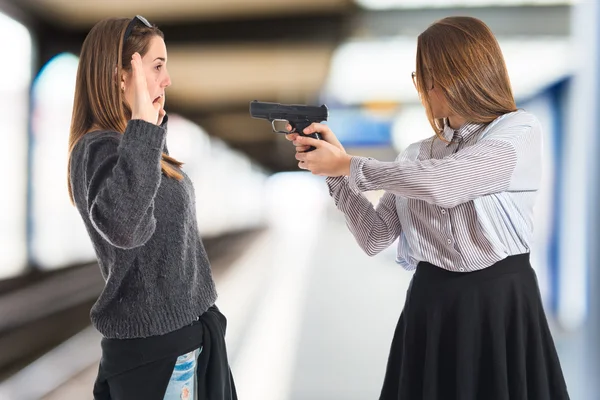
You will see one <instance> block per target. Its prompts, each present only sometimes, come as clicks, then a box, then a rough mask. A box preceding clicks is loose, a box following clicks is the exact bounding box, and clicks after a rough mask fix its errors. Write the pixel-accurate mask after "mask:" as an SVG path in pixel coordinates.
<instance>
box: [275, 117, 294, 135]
mask: <svg viewBox="0 0 600 400" xmlns="http://www.w3.org/2000/svg"><path fill="white" fill-rule="evenodd" d="M275 122H285V123H286V124H289V121H288V120H286V119H274V120H273V121H271V127H272V128H273V132H275V133H285V134H288V133H291V132H288V131H280V130H279V129H277V128H276V127H275ZM292 132H293V130H292Z"/></svg>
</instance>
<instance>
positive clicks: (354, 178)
mask: <svg viewBox="0 0 600 400" xmlns="http://www.w3.org/2000/svg"><path fill="white" fill-rule="evenodd" d="M368 160H370V158H368V157H356V156H352V158H351V159H350V176H349V177H348V184H349V185H350V189H352V191H353V192H356V193H360V192H362V190H361V189H360V187H361V186H362V185H361V184H362V183H363V180H364V175H363V172H362V169H363V166H364V165H365V163H366V162H367V161H368Z"/></svg>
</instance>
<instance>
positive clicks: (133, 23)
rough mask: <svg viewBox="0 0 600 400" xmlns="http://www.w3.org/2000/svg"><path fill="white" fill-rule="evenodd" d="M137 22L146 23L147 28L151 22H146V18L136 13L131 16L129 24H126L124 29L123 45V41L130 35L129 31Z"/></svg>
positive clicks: (150, 25) (150, 26)
mask: <svg viewBox="0 0 600 400" xmlns="http://www.w3.org/2000/svg"><path fill="white" fill-rule="evenodd" d="M138 22H141V23H142V24H144V25H146V26H147V27H148V28H152V24H151V23H150V22H148V20H147V19H146V18H144V17H142V16H141V15H136V16H135V17H133V18H132V19H131V21H130V22H129V25H127V28H126V29H125V34H124V35H123V45H125V42H126V41H127V39H128V38H129V36H130V35H131V31H132V30H133V27H134V26H135V24H136V23H138Z"/></svg>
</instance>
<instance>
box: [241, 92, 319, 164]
mask: <svg viewBox="0 0 600 400" xmlns="http://www.w3.org/2000/svg"><path fill="white" fill-rule="evenodd" d="M250 116H251V117H252V118H260V119H268V120H269V121H271V126H272V127H273V132H275V133H286V134H287V133H298V134H299V135H300V136H308V137H312V138H315V139H319V140H321V139H322V138H321V134H319V133H318V132H317V133H311V134H310V135H305V134H304V133H302V131H304V128H306V127H307V126H309V125H310V124H312V123H313V122H322V121H327V117H328V116H329V110H328V109H327V106H326V105H325V104H323V105H321V106H320V107H317V106H306V105H299V104H279V103H266V102H262V101H258V100H254V101H251V102H250ZM276 122H286V123H289V124H290V125H291V126H292V130H291V131H287V130H285V129H283V130H282V129H277V128H276V127H275V123H276ZM314 149H315V147H314V146H310V149H308V150H306V151H307V152H308V151H313V150H314Z"/></svg>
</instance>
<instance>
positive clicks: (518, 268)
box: [414, 253, 531, 283]
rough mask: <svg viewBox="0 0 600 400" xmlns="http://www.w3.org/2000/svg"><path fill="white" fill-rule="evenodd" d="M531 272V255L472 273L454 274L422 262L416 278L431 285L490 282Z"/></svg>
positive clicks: (518, 255) (501, 261)
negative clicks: (489, 280)
mask: <svg viewBox="0 0 600 400" xmlns="http://www.w3.org/2000/svg"><path fill="white" fill-rule="evenodd" d="M530 270H531V263H530V261H529V253H524V254H517V255H512V256H508V257H506V258H505V259H503V260H500V261H498V262H497V263H495V264H493V265H491V266H489V267H487V268H483V269H480V270H478V271H472V272H454V271H448V270H447V269H444V268H441V267H438V266H436V265H434V264H431V263H428V262H425V261H421V262H420V263H419V264H418V265H417V270H416V271H415V276H414V278H415V279H416V280H425V281H428V282H430V283H435V282H444V281H454V280H469V281H470V280H476V281H478V280H488V279H494V278H496V277H500V276H502V275H506V274H513V273H519V272H522V273H525V272H528V271H530Z"/></svg>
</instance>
